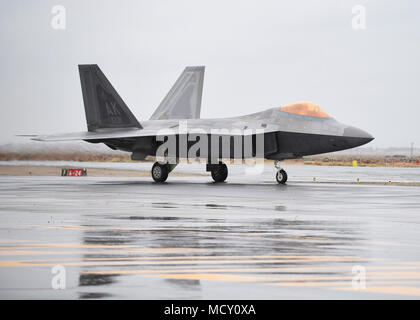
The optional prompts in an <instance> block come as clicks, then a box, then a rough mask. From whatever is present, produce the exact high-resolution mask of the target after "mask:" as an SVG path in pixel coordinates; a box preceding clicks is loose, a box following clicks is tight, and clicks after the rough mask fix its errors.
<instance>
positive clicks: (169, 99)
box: [32, 64, 374, 184]
mask: <svg viewBox="0 0 420 320" xmlns="http://www.w3.org/2000/svg"><path fill="white" fill-rule="evenodd" d="M79 74H80V81H81V87H82V94H83V101H84V107H85V114H86V121H87V131H84V132H77V133H69V134H59V135H46V136H34V137H32V139H33V140H37V141H70V140H84V141H86V142H89V143H104V144H105V145H107V146H108V147H109V148H111V149H113V150H123V151H127V152H130V153H131V158H132V160H144V159H146V158H147V157H152V158H154V159H156V162H155V163H154V164H153V167H152V169H151V174H152V178H153V179H154V181H156V182H158V183H162V182H164V181H166V179H167V178H168V174H169V173H170V172H171V171H172V170H173V169H174V168H175V167H176V165H177V164H178V163H179V161H180V160H181V159H189V160H194V161H197V160H198V161H202V162H205V163H206V171H209V172H211V176H212V178H213V180H214V181H215V182H224V181H225V180H226V178H227V176H228V169H227V166H226V164H225V162H227V161H238V160H239V162H241V161H242V162H241V163H243V161H245V160H247V159H250V158H251V159H252V158H258V159H266V160H273V161H274V165H275V167H276V168H277V173H276V180H277V182H278V183H279V184H285V183H286V181H287V173H286V171H285V170H284V169H283V168H282V167H281V166H280V161H282V160H285V159H296V158H301V157H303V156H307V155H315V154H321V153H326V152H333V151H339V150H345V149H350V148H354V147H358V146H361V145H364V144H366V143H368V142H370V141H372V140H373V139H374V138H373V137H372V136H371V135H370V134H369V133H367V132H365V131H363V130H361V129H358V128H355V127H352V126H348V125H345V124H342V123H340V122H338V121H337V120H336V119H334V118H333V117H331V116H330V115H329V114H327V113H326V112H325V111H324V110H323V109H322V108H321V107H319V106H318V105H316V104H314V103H311V102H297V103H292V104H288V105H283V106H280V107H275V108H270V109H267V110H264V111H261V112H257V113H254V114H249V115H244V116H238V117H232V118H219V119H200V111H201V97H202V91H203V80H204V67H203V66H197V67H186V68H185V70H184V71H183V72H182V74H181V75H180V77H179V78H178V80H176V82H175V84H174V85H173V87H172V88H171V90H170V91H169V92H168V94H167V95H166V96H165V98H164V99H163V100H162V102H161V103H160V105H159V106H158V108H157V109H156V111H155V112H154V113H153V115H152V116H151V118H150V119H149V120H146V121H140V122H139V121H138V120H137V118H136V117H135V116H134V115H133V114H132V113H131V111H130V110H129V108H128V107H127V105H126V104H125V103H124V101H123V100H122V99H121V97H120V96H119V95H118V93H117V91H116V90H115V89H114V88H113V86H112V85H111V83H110V82H109V81H108V79H107V78H106V77H105V75H104V74H103V73H102V71H101V70H100V68H99V67H98V66H97V65H95V64H93V65H79ZM236 163H237V162H236Z"/></svg>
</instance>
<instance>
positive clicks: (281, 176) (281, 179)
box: [274, 160, 287, 184]
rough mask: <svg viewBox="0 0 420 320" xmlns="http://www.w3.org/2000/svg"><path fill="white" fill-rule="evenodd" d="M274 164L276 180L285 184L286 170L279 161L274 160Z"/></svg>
mask: <svg viewBox="0 0 420 320" xmlns="http://www.w3.org/2000/svg"><path fill="white" fill-rule="evenodd" d="M274 166H275V167H276V168H277V174H276V180H277V182H278V183H279V184H286V181H287V172H286V171H285V170H284V169H283V168H282V167H281V166H280V161H278V160H276V161H274Z"/></svg>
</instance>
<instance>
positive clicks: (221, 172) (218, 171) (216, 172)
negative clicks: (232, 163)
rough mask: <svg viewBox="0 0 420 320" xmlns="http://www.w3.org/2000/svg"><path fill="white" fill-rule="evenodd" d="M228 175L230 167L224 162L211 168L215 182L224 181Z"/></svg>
mask: <svg viewBox="0 0 420 320" xmlns="http://www.w3.org/2000/svg"><path fill="white" fill-rule="evenodd" d="M227 176H228V168H227V166H226V165H225V164H224V163H220V164H218V165H217V166H215V167H214V169H213V170H211V177H212V178H213V180H214V182H223V181H225V180H226V178H227Z"/></svg>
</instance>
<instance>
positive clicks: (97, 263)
mask: <svg viewBox="0 0 420 320" xmlns="http://www.w3.org/2000/svg"><path fill="white" fill-rule="evenodd" d="M9 262H10V261H9ZM285 262H290V263H295V262H296V261H295V260H280V259H261V260H176V261H147V260H140V261H90V262H85V261H79V262H65V263H62V265H63V266H106V265H168V264H171V265H184V264H256V263H285ZM4 263H5V261H3V262H0V266H2V265H3V264H4ZM51 265H56V264H55V263H23V262H19V261H15V266H22V267H25V266H30V267H42V266H51Z"/></svg>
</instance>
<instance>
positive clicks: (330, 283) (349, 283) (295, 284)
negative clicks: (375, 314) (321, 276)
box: [268, 280, 420, 291]
mask: <svg viewBox="0 0 420 320" xmlns="http://www.w3.org/2000/svg"><path fill="white" fill-rule="evenodd" d="M391 284H397V285H402V284H408V285H420V281H413V280H410V281H404V280H402V281H401V280H398V281H397V280H387V281H366V287H370V286H378V285H391ZM268 285H270V286H276V287H277V286H278V287H335V286H346V288H349V289H353V287H352V281H351V280H350V281H324V282H284V283H281V282H276V283H268ZM334 289H337V288H334ZM353 290H354V289H353ZM354 291H357V290H354ZM360 291H364V289H360Z"/></svg>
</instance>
